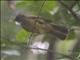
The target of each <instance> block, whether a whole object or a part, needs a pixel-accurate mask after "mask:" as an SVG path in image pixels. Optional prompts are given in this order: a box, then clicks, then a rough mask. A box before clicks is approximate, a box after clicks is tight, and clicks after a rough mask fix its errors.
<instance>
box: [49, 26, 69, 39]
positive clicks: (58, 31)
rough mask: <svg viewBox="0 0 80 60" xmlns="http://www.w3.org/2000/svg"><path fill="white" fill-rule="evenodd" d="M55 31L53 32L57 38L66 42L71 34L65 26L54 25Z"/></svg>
mask: <svg viewBox="0 0 80 60" xmlns="http://www.w3.org/2000/svg"><path fill="white" fill-rule="evenodd" d="M52 27H53V31H52V32H51V33H52V34H53V35H54V36H55V37H57V38H59V39H60V40H64V39H65V38H66V37H67V36H68V33H69V29H68V28H66V27H63V26H57V25H52Z"/></svg>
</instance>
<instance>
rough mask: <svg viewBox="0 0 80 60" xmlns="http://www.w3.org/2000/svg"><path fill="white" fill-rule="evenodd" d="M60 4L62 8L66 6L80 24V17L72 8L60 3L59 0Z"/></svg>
mask: <svg viewBox="0 0 80 60" xmlns="http://www.w3.org/2000/svg"><path fill="white" fill-rule="evenodd" d="M58 2H59V3H60V4H61V5H62V6H64V7H65V8H66V9H67V10H69V11H70V13H71V14H72V16H73V17H74V18H75V19H76V20H77V22H79V23H80V19H79V17H78V16H77V14H75V12H74V11H73V10H72V9H71V8H69V7H68V6H67V5H66V4H64V3H63V2H62V1H59V0H58Z"/></svg>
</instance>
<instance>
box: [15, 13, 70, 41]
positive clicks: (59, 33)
mask: <svg viewBox="0 0 80 60" xmlns="http://www.w3.org/2000/svg"><path fill="white" fill-rule="evenodd" d="M15 21H17V22H19V23H20V24H21V26H22V27H23V28H24V29H25V30H27V31H29V32H33V33H49V34H52V35H54V36H55V37H57V38H59V39H61V40H64V39H65V38H66V36H67V35H68V32H69V31H68V29H67V28H66V27H64V26H58V25H55V24H50V23H48V22H46V21H45V20H44V18H41V17H37V16H25V15H22V14H19V15H18V16H17V17H16V18H15Z"/></svg>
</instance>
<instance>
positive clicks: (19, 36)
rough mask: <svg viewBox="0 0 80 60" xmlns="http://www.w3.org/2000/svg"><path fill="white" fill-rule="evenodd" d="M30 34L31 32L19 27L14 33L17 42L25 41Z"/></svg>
mask: <svg viewBox="0 0 80 60" xmlns="http://www.w3.org/2000/svg"><path fill="white" fill-rule="evenodd" d="M30 34H31V32H27V31H25V30H24V29H21V30H20V31H19V32H18V33H17V35H16V40H17V41H18V42H26V41H27V38H28V37H29V35H30Z"/></svg>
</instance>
